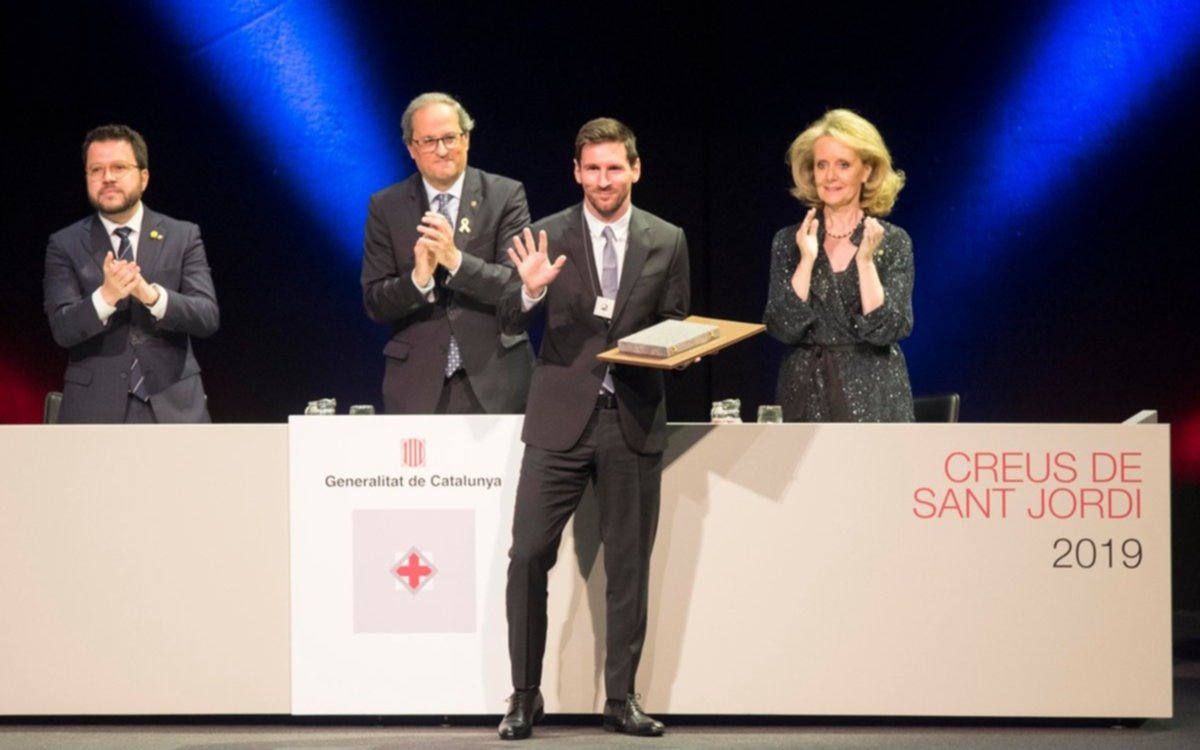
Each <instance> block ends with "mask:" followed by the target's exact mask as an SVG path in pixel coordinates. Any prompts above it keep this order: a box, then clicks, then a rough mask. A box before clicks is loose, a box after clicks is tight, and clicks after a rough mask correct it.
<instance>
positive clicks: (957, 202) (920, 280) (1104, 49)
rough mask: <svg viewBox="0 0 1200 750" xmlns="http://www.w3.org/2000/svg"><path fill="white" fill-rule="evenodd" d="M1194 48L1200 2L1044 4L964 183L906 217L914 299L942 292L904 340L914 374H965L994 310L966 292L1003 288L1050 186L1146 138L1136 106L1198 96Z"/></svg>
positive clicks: (1040, 218) (1097, 169)
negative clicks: (964, 358)
mask: <svg viewBox="0 0 1200 750" xmlns="http://www.w3.org/2000/svg"><path fill="white" fill-rule="evenodd" d="M1197 52H1200V2H1196V0H1140V1H1139V0H1066V1H1065V2H1062V3H1061V4H1059V5H1058V6H1054V7H1052V8H1051V10H1050V13H1049V15H1048V16H1047V19H1046V22H1045V23H1044V24H1042V25H1041V26H1040V27H1039V29H1038V30H1036V31H1034V33H1033V34H1032V35H1031V37H1030V43H1029V44H1028V46H1026V47H1025V48H1024V50H1023V51H1018V52H1016V53H1015V54H1014V57H1013V59H1012V60H1011V62H1009V63H1008V64H1009V65H1010V67H1011V68H1012V69H1013V70H1014V77H1013V79H1012V82H1011V84H1010V85H1009V86H1008V87H1006V88H1005V89H1003V90H1002V93H1001V94H1000V95H999V96H997V97H996V99H995V102H996V104H995V106H994V107H993V108H990V110H989V111H988V113H987V114H986V115H985V119H984V120H983V121H982V124H981V125H980V127H979V128H978V130H977V131H976V133H978V135H977V136H972V137H970V138H969V139H968V141H967V144H968V147H967V148H964V149H963V150H962V153H967V154H979V155H981V160H980V161H979V162H977V163H964V164H962V165H961V168H960V170H959V171H960V173H961V174H962V175H963V179H962V182H961V184H959V185H957V186H948V187H947V189H946V193H945V194H946V195H947V196H949V197H948V198H947V199H946V200H945V201H944V203H943V206H942V209H943V210H941V211H939V213H938V215H937V216H926V217H917V218H916V220H914V221H913V222H912V225H913V227H912V228H913V230H914V237H917V238H918V240H919V242H918V253H920V254H919V256H918V258H917V284H918V292H917V293H918V297H920V295H921V292H920V289H921V288H925V289H927V290H931V291H930V292H927V294H928V297H927V299H929V300H940V301H939V302H938V303H937V305H934V306H933V307H936V308H937V309H932V310H931V309H928V308H927V309H926V310H924V311H922V312H923V313H924V312H930V313H932V314H922V315H920V316H919V319H918V321H917V332H918V334H919V335H917V336H915V337H914V338H913V339H912V340H910V341H909V342H908V344H906V347H905V351H906V352H907V353H908V355H909V357H910V360H911V362H912V364H913V369H914V371H916V372H917V373H918V374H920V375H921V376H923V377H927V378H929V379H931V380H937V379H938V378H946V377H950V378H953V377H957V376H958V375H959V374H961V371H962V368H963V367H964V366H965V365H964V364H963V363H962V362H961V361H960V357H961V354H962V351H963V350H964V349H967V350H970V349H971V347H972V346H973V345H974V344H973V343H972V342H976V341H978V339H979V336H980V331H986V330H988V328H989V325H990V324H991V322H990V321H989V322H988V323H981V319H984V318H987V317H988V316H989V315H994V314H995V312H996V311H995V308H994V307H990V306H989V305H990V304H991V303H982V304H980V305H979V306H978V307H973V306H971V305H967V306H966V307H964V306H963V305H962V300H963V299H972V300H983V299H993V297H994V295H1000V294H1002V291H1003V289H1004V288H1005V285H1006V284H1008V283H1011V280H1012V279H1011V273H1012V272H1013V271H1014V269H1016V268H1018V267H1020V261H1021V260H1023V254H1024V253H1023V248H1024V247H1025V246H1027V245H1028V246H1030V247H1036V246H1038V243H1036V242H1031V241H1029V240H1028V239H1027V236H1028V235H1027V234H1026V232H1025V227H1026V226H1027V225H1030V224H1039V223H1041V222H1045V221H1046V220H1047V219H1048V218H1050V217H1052V216H1053V212H1054V211H1055V210H1056V206H1057V205H1059V201H1057V200H1056V198H1055V196H1056V191H1063V190H1074V189H1076V186H1086V183H1087V181H1088V180H1094V179H1102V178H1103V175H1104V174H1105V170H1104V169H1103V168H1102V167H1101V163H1102V160H1103V159H1104V156H1105V153H1106V152H1107V151H1111V150H1113V149H1114V148H1115V147H1116V146H1118V145H1120V144H1121V143H1122V142H1124V141H1126V140H1128V139H1132V138H1136V137H1138V136H1139V135H1144V134H1139V133H1135V132H1129V126H1130V124H1131V122H1133V121H1135V120H1136V119H1137V117H1138V115H1139V114H1140V113H1143V112H1144V110H1145V109H1146V108H1147V107H1151V106H1158V107H1167V108H1169V107H1170V106H1172V105H1171V98H1172V97H1177V96H1192V95H1193V92H1192V91H1190V90H1189V89H1188V86H1187V82H1190V81H1193V80H1194V75H1195V74H1194V68H1195V65H1196V57H1197ZM1151 137H1152V135H1151ZM913 178H914V179H916V178H917V176H916V175H913ZM926 179H936V176H935V175H930V176H927V177H926ZM1008 299H1010V300H1012V301H1016V302H1019V296H1018V297H1009V298H1008ZM918 303H919V304H918V307H920V301H919V300H918ZM946 306H950V307H952V308H953V309H952V310H950V309H947V308H946ZM947 373H949V374H947ZM942 385H943V386H944V385H946V384H942Z"/></svg>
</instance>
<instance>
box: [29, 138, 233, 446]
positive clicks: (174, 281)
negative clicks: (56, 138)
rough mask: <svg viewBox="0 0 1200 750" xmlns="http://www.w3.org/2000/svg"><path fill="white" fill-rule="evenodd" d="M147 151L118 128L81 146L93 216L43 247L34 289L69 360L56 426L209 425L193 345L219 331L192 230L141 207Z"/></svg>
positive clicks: (209, 282)
mask: <svg viewBox="0 0 1200 750" xmlns="http://www.w3.org/2000/svg"><path fill="white" fill-rule="evenodd" d="M148 164H149V157H148V154H147V149H146V141H145V140H144V139H143V138H142V136H141V135H140V134H139V133H138V132H137V131H135V130H133V129H132V128H130V127H127V126H125V125H105V126H102V127H99V128H96V129H94V130H92V131H91V132H90V133H88V134H87V137H86V138H85V139H84V142H83V165H84V172H85V175H86V182H87V192H88V198H89V200H90V201H91V203H92V206H94V207H95V208H96V213H95V214H93V215H92V216H89V217H87V218H86V219H83V220H82V221H79V222H76V223H75V224H72V225H71V226H69V227H66V228H65V229H61V230H59V231H57V232H55V233H54V234H52V235H50V243H49V245H48V246H47V248H46V275H45V278H44V280H43V290H44V293H45V309H46V315H47V317H48V318H49V319H50V330H51V331H52V333H53V334H54V340H55V341H56V342H58V344H59V345H60V346H62V347H65V348H66V349H68V350H69V355H68V363H67V370H66V373H65V374H64V376H63V380H64V384H63V401H62V409H61V411H60V412H59V421H60V422H208V421H210V419H209V414H208V406H207V398H206V396H205V394H204V385H203V384H202V383H201V381H200V366H199V365H198V364H196V358H195V357H194V356H192V342H191V337H192V336H201V337H203V336H211V335H212V334H213V333H215V332H216V330H217V327H218V325H219V324H220V313H219V311H218V309H217V298H216V293H215V292H214V291H213V282H212V275H211V273H210V272H209V268H208V259H207V258H206V257H205V254H204V243H203V242H202V241H201V240H200V229H199V228H198V227H197V226H196V225H195V224H190V223H188V222H185V221H176V220H175V219H172V218H170V217H168V216H163V215H162V214H159V213H155V212H154V211H151V210H150V209H149V208H146V207H145V205H144V204H143V203H142V193H143V191H145V189H146V186H147V185H148V184H149V183H150V170H149V168H148Z"/></svg>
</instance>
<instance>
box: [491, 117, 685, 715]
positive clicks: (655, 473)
mask: <svg viewBox="0 0 1200 750" xmlns="http://www.w3.org/2000/svg"><path fill="white" fill-rule="evenodd" d="M641 168H642V165H641V161H640V160H639V159H638V154H637V142H636V139H635V137H634V135H633V132H632V131H631V130H630V129H629V128H628V127H626V126H625V125H623V124H622V123H620V122H618V121H616V120H613V119H610V118H599V119H596V120H592V121H590V122H588V123H586V124H585V125H584V126H583V127H582V128H581V129H580V130H579V134H578V135H577V136H576V139H575V180H576V182H578V183H579V184H580V185H581V186H582V187H583V202H582V204H579V205H575V206H572V207H570V208H567V209H565V210H563V211H561V212H559V213H557V214H554V215H553V216H550V217H548V218H546V219H543V220H541V221H539V222H538V223H537V224H535V225H534V226H533V227H532V230H531V229H526V230H525V231H524V236H523V239H522V238H520V237H518V238H517V239H516V240H515V241H514V243H513V244H514V248H513V249H512V250H509V254H510V257H511V258H512V260H513V262H514V263H515V264H516V267H517V272H518V275H519V278H518V277H514V278H513V279H512V280H511V281H510V283H509V285H508V287H507V288H506V290H505V293H504V296H503V297H502V299H501V300H500V303H499V305H498V307H497V314H498V316H499V318H500V321H501V328H502V330H503V332H504V333H506V334H508V335H516V334H519V333H522V332H524V331H525V330H526V328H527V327H528V326H529V323H530V320H531V319H532V317H533V316H534V315H535V314H544V315H545V316H546V329H545V331H546V332H545V336H544V338H543V341H542V346H541V352H540V354H539V356H538V361H537V366H536V368H535V369H534V373H533V379H532V383H531V386H530V391H529V401H528V406H527V409H526V416H525V427H524V431H523V433H522V439H523V440H524V442H525V455H524V458H523V461H522V464H521V478H520V482H519V484H518V487H517V499H516V509H515V512H514V517H513V543H512V548H511V550H510V551H509V558H510V562H509V570H508V588H507V611H508V626H509V657H510V659H511V660H512V679H513V688H514V692H513V696H512V698H511V699H510V701H509V711H508V713H507V714H506V715H505V717H504V720H503V721H502V722H501V724H500V728H499V732H500V736H501V737H502V738H504V739H524V738H526V737H529V736H530V734H531V733H532V730H533V724H534V723H535V722H536V721H537V720H538V719H540V718H541V716H542V713H543V702H542V696H541V692H540V690H539V687H540V684H541V673H542V657H543V653H544V650H545V644H546V627H547V622H546V619H547V618H546V599H547V575H548V573H549V570H550V568H551V567H552V566H553V565H554V562H555V560H556V558H557V554H558V545H559V541H560V539H561V536H562V531H563V527H564V526H565V525H566V522H567V520H568V519H569V518H570V517H571V515H572V513H574V511H575V508H576V507H577V506H578V504H579V501H580V500H581V499H582V497H583V494H584V490H585V489H586V487H587V485H588V483H589V482H591V483H592V484H593V485H594V487H595V495H596V500H597V503H598V505H599V511H600V535H601V539H602V540H603V542H604V560H605V572H606V575H607V578H608V588H607V594H606V596H607V631H608V632H607V644H606V649H607V655H606V660H605V669H604V672H605V675H604V682H605V689H606V692H607V701H606V703H605V707H604V728H605V729H607V730H610V731H616V732H624V733H627V734H633V735H638V736H658V735H661V734H662V732H663V725H662V723H661V722H659V721H656V720H655V719H653V718H651V717H649V716H647V715H645V714H644V713H643V712H642V710H641V707H640V706H639V705H638V702H637V694H636V691H635V689H634V681H635V677H636V674H637V668H638V662H639V660H640V658H641V653H642V644H643V641H644V640H645V636H646V620H647V609H648V585H649V574H650V552H651V549H652V548H653V546H654V535H655V532H656V529H657V525H658V510H659V495H660V490H661V479H662V469H663V450H664V448H665V446H666V403H665V399H664V393H663V377H662V372H661V371H660V370H657V369H651V368H643V367H631V366H626V365H608V364H606V363H604V362H602V361H599V360H598V359H597V358H596V356H597V355H598V354H600V353H601V352H603V351H605V350H607V349H609V348H611V347H612V346H615V345H616V342H617V340H618V339H619V338H621V337H623V336H627V335H629V334H631V333H634V332H636V331H639V330H641V329H643V328H646V327H647V326H650V325H653V324H655V323H658V322H660V321H662V320H665V319H669V318H675V319H681V318H683V317H684V316H686V315H687V312H688V306H689V296H690V284H689V275H688V254H687V240H686V238H685V237H684V233H683V230H682V229H680V228H679V227H676V226H674V225H672V224H670V223H668V222H666V221H663V220H662V219H660V218H658V217H657V216H654V215H652V214H650V213H647V212H645V211H642V210H640V209H638V208H635V207H634V206H633V204H632V200H631V195H632V188H633V184H634V183H635V182H637V181H638V179H639V178H640V177H641Z"/></svg>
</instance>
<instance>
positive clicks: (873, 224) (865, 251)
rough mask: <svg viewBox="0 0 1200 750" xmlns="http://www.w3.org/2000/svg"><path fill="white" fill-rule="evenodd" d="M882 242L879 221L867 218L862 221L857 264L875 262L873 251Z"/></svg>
mask: <svg viewBox="0 0 1200 750" xmlns="http://www.w3.org/2000/svg"><path fill="white" fill-rule="evenodd" d="M882 240H883V225H882V224H880V223H879V220H878V219H876V218H874V217H871V216H868V217H867V218H866V219H865V220H864V221H863V238H862V244H861V245H859V246H858V262H859V263H871V262H872V261H874V260H875V251H876V250H878V249H879V243H880V241H882Z"/></svg>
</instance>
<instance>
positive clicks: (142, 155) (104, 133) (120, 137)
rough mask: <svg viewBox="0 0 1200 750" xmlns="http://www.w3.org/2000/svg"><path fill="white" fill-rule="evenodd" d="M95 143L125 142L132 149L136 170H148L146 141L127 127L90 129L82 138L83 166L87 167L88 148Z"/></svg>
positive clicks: (102, 126) (110, 126) (148, 153)
mask: <svg viewBox="0 0 1200 750" xmlns="http://www.w3.org/2000/svg"><path fill="white" fill-rule="evenodd" d="M96 141H125V142H126V143H128V144H129V145H130V147H132V148H133V158H134V159H136V160H137V165H138V169H149V168H150V152H149V150H148V149H147V148H146V139H145V138H143V137H142V134H141V133H139V132H137V131H136V130H134V129H133V128H131V127H129V126H128V125H115V124H114V125H101V126H100V127H98V128H92V129H91V130H89V131H88V134H87V135H85V136H84V137H83V166H85V167H86V166H87V157H88V153H87V152H88V147H89V146H91V145H92V144H93V143H95V142H96Z"/></svg>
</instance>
